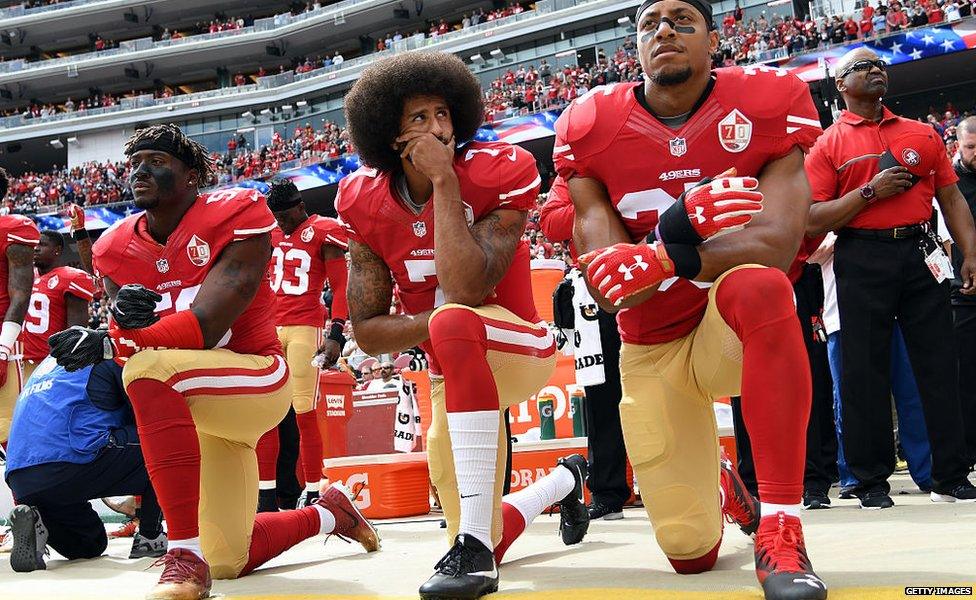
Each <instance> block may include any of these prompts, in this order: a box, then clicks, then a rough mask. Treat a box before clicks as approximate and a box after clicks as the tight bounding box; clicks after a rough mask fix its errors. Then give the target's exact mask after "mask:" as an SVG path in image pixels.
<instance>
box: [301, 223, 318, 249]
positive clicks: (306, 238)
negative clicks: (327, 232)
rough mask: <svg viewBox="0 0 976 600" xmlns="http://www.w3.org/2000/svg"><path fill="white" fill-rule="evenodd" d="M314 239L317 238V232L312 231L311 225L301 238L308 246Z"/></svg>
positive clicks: (304, 230)
mask: <svg viewBox="0 0 976 600" xmlns="http://www.w3.org/2000/svg"><path fill="white" fill-rule="evenodd" d="M313 237H315V230H314V229H312V226H311V225H309V226H308V227H306V228H305V229H303V230H302V235H301V238H302V241H303V242H305V243H306V244H307V243H309V242H311V241H312V238H313Z"/></svg>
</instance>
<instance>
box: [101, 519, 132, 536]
mask: <svg viewBox="0 0 976 600" xmlns="http://www.w3.org/2000/svg"><path fill="white" fill-rule="evenodd" d="M138 529H139V519H136V518H134V517H133V518H131V519H127V520H126V522H125V523H122V526H121V527H119V528H118V529H116V530H115V531H110V532H109V534H108V537H110V538H130V537H132V536H134V535H135V534H136V530H138Z"/></svg>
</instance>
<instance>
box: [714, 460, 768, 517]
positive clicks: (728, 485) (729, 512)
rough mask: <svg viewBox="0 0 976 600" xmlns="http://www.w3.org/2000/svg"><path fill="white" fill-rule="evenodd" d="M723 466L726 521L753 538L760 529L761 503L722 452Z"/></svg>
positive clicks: (722, 489) (723, 498) (723, 499)
mask: <svg viewBox="0 0 976 600" xmlns="http://www.w3.org/2000/svg"><path fill="white" fill-rule="evenodd" d="M719 462H720V464H721V478H720V480H719V481H720V483H721V492H722V514H723V515H724V516H725V520H726V521H728V522H729V523H733V524H736V525H738V526H739V529H741V530H742V533H744V534H746V535H748V536H751V535H752V534H754V533H756V529H758V528H759V501H758V500H756V498H755V497H754V496H753V495H752V494H751V493H750V492H749V490H748V489H746V484H745V483H743V482H742V478H741V477H739V472H738V471H736V469H735V465H733V464H732V460H731V459H730V458H729V457H728V455H726V454H725V450H722V454H721V457H720V460H719Z"/></svg>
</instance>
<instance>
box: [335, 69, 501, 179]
mask: <svg viewBox="0 0 976 600" xmlns="http://www.w3.org/2000/svg"><path fill="white" fill-rule="evenodd" d="M414 96H436V97H438V98H443V99H444V102H445V103H446V104H447V106H448V108H449V109H450V111H451V121H452V123H453V125H454V139H455V141H456V142H457V144H458V145H461V144H463V143H465V142H467V141H469V140H470V139H471V138H473V137H474V135H475V133H477V131H478V127H480V126H481V123H482V121H483V120H484V118H485V107H484V99H483V95H482V91H481V84H480V83H479V82H478V79H477V78H476V77H475V76H474V74H472V73H471V71H469V70H468V67H467V66H466V65H465V64H464V63H463V62H462V61H461V59H460V58H458V57H457V56H455V55H453V54H448V53H446V52H405V53H402V54H396V55H394V56H391V57H390V58H386V59H383V60H381V61H378V62H376V63H374V64H372V65H371V66H369V67H368V68H367V69H365V70H364V71H363V73H362V75H360V77H359V79H358V80H357V81H356V83H355V84H354V85H353V86H352V89H351V90H349V93H348V94H346V98H345V113H346V125H347V127H348V129H349V137H350V138H351V140H352V144H353V146H354V147H355V148H356V151H357V152H359V158H360V160H361V161H362V162H363V164H365V165H368V166H370V167H375V168H377V169H379V170H380V171H383V172H395V171H399V170H400V168H401V163H400V154H399V153H398V152H396V150H394V149H393V147H392V144H393V142H394V140H395V139H396V138H397V136H399V135H400V117H401V116H402V114H403V105H404V102H405V101H406V100H407V99H409V98H412V97H414Z"/></svg>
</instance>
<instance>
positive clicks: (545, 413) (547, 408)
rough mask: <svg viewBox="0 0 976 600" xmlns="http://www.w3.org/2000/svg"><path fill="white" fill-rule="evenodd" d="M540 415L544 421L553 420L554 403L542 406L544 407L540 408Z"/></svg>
mask: <svg viewBox="0 0 976 600" xmlns="http://www.w3.org/2000/svg"><path fill="white" fill-rule="evenodd" d="M539 414H540V415H541V416H542V418H543V419H551V418H552V403H551V402H550V403H548V404H542V405H540V406H539Z"/></svg>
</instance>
